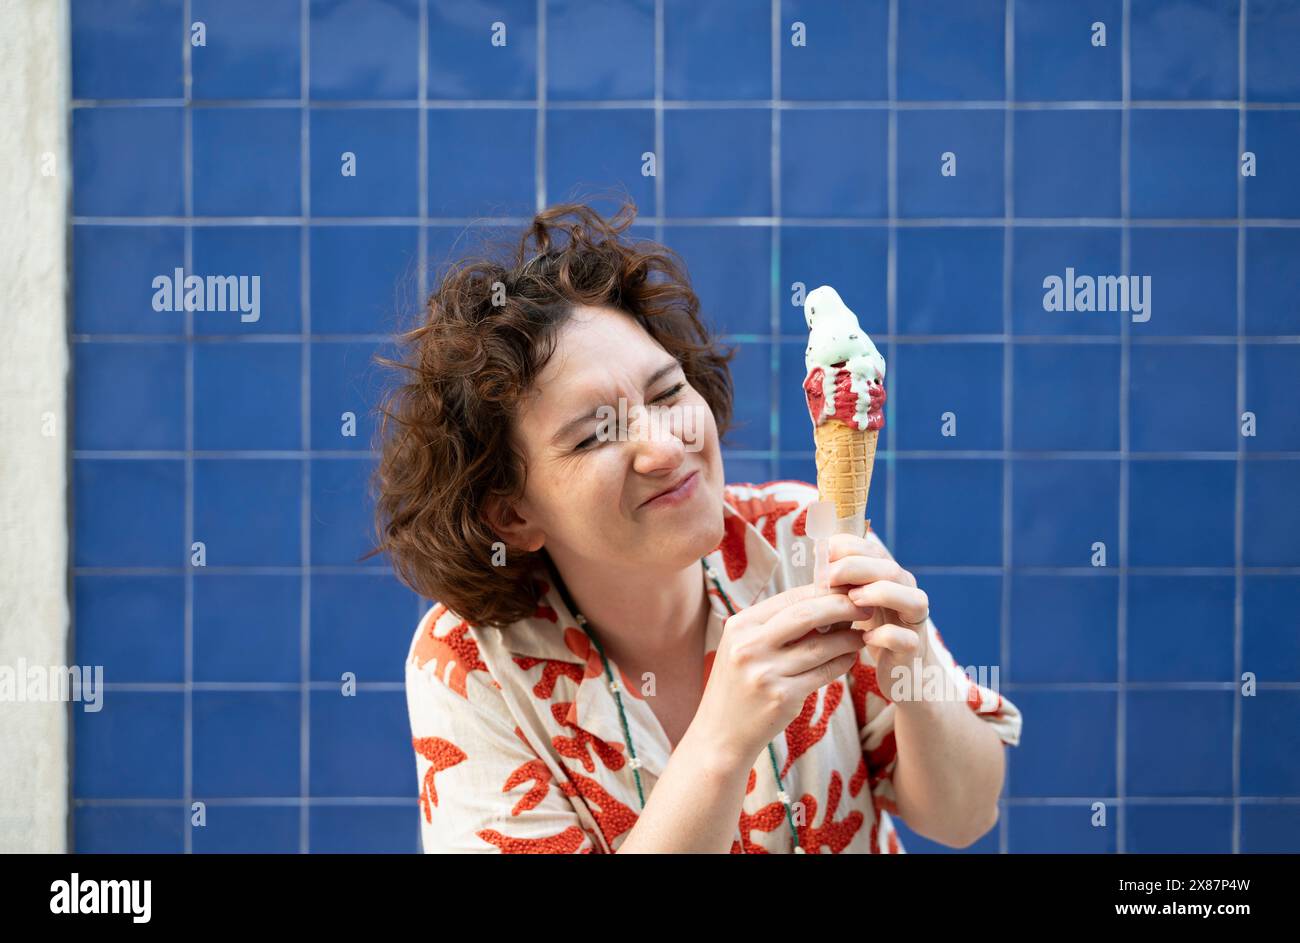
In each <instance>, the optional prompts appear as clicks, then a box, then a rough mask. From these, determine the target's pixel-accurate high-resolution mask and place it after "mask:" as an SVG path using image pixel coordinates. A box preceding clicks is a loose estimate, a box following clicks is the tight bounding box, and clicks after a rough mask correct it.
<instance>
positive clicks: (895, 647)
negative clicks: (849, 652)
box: [863, 623, 921, 658]
mask: <svg viewBox="0 0 1300 943" xmlns="http://www.w3.org/2000/svg"><path fill="white" fill-rule="evenodd" d="M863 641H865V642H866V644H868V645H873V646H875V647H876V648H884V649H888V650H889V651H891V652H893V653H894V654H895V655H899V656H901V657H904V658H911V657H912V656H913V655H916V654H917V653H919V652H920V650H921V640H920V638H918V637H917V634H916V633H915V632H913V631H912V630H911V629H909V628H906V627H904V626H901V625H890V624H888V623H887V624H885V625H878V626H876V627H875V628H874V629H872V630H871V631H870V632H867V633H866V634H865V635H864V636H863Z"/></svg>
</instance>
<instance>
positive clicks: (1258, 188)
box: [1246, 70, 1300, 219]
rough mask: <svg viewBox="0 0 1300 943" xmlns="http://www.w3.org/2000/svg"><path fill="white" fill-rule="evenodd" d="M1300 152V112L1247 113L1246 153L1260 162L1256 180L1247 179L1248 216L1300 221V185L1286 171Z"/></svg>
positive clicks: (1257, 165)
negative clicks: (1294, 155) (1291, 159)
mask: <svg viewBox="0 0 1300 943" xmlns="http://www.w3.org/2000/svg"><path fill="white" fill-rule="evenodd" d="M1297 71H1300V70H1297ZM1297 148H1300V112H1296V111H1251V112H1248V113H1247V117H1246V150H1248V151H1252V152H1254V154H1255V159H1256V168H1255V173H1256V176H1254V177H1247V178H1246V215H1247V216H1249V217H1251V218H1252V219H1261V218H1263V219H1296V218H1300V185H1298V184H1297V183H1296V182H1295V180H1294V179H1292V174H1291V173H1290V171H1289V170H1283V169H1282V167H1285V166H1287V162H1288V157H1289V155H1291V154H1294V153H1295V152H1296V149H1297ZM1279 161H1281V162H1282V165H1281V166H1279Z"/></svg>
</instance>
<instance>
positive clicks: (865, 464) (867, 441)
mask: <svg viewBox="0 0 1300 943" xmlns="http://www.w3.org/2000/svg"><path fill="white" fill-rule="evenodd" d="M813 436H814V438H815V440H816V443H817V453H816V460H817V493H818V497H819V498H821V500H823V501H832V502H834V504H835V517H836V530H837V531H839V532H841V533H852V534H854V535H856V536H858V537H861V536H863V534H864V531H865V529H866V526H865V525H866V521H865V518H866V512H867V495H868V494H869V493H870V491H871V471H872V468H873V467H874V465H875V463H876V442H877V440H878V439H879V437H880V430H879V429H867V430H865V431H863V430H860V429H858V428H856V427H855V426H851V425H847V424H845V423H842V422H839V421H838V420H834V419H832V420H829V421H827V422H824V423H822V424H821V425H819V426H817V427H815V428H814V430H813Z"/></svg>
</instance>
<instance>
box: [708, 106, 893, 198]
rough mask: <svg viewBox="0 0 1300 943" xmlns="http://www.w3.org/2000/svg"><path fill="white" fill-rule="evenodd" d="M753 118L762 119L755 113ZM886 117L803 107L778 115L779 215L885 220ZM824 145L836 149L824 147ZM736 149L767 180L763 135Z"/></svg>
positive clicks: (874, 112) (884, 114) (741, 142)
mask: <svg viewBox="0 0 1300 943" xmlns="http://www.w3.org/2000/svg"><path fill="white" fill-rule="evenodd" d="M754 114H755V117H756V118H762V119H763V120H766V116H765V115H762V114H761V113H758V112H755V113H754ZM888 130H889V116H888V113H887V112H885V111H881V110H875V109H870V110H857V109H854V110H843V109H829V108H828V109H820V108H806V109H800V110H798V111H784V112H782V113H781V215H782V216H783V217H784V218H786V219H798V218H806V217H828V216H829V217H835V218H863V217H866V218H875V219H880V218H884V217H886V216H888V215H889V195H888V192H887V164H888V142H889V133H888ZM826 141H834V142H835V144H836V146H835V147H832V148H827V147H826V145H825V143H824V142H826ZM737 145H739V147H740V150H741V152H742V153H745V154H746V160H747V161H748V160H751V159H752V160H753V161H754V162H755V164H756V165H757V166H755V167H754V168H753V170H752V171H749V172H750V173H752V174H753V175H754V176H755V177H756V178H762V179H765V176H764V172H763V167H765V166H766V165H767V164H769V163H770V160H769V156H770V155H769V154H768V145H767V142H766V140H765V136H764V135H763V134H762V133H761V131H756V133H755V134H754V135H752V136H750V137H746V138H745V139H743V140H737V141H735V142H734V143H733V144H731V145H727V147H726V148H723V147H722V146H721V145H720V142H719V145H718V149H719V150H725V149H730V148H731V147H735V146H737Z"/></svg>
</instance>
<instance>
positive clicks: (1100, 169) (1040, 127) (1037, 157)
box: [1013, 109, 1137, 218]
mask: <svg viewBox="0 0 1300 943" xmlns="http://www.w3.org/2000/svg"><path fill="white" fill-rule="evenodd" d="M1014 137H1015V157H1014V161H1015V163H1014V165H1013V166H1014V169H1015V178H1016V184H1015V213H1016V215H1017V216H1020V217H1051V216H1069V217H1088V218H1113V217H1117V216H1119V214H1120V161H1119V158H1120V148H1119V144H1120V112H1119V110H1118V109H1097V110H1082V111H1081V110H1060V111H1017V112H1016V115H1015V125H1014ZM1136 153H1137V152H1136V146H1135V148H1134V150H1133V161H1134V166H1136V164H1137V159H1136Z"/></svg>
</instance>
